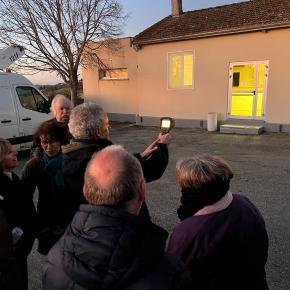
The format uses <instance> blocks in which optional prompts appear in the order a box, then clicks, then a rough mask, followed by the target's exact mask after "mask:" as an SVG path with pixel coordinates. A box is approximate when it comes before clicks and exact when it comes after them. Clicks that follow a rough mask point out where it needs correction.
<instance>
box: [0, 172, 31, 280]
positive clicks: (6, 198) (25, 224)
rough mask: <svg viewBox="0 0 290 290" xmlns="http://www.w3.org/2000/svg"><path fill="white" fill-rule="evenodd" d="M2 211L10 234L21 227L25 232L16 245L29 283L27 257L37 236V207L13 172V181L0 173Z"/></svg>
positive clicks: (18, 260) (19, 259) (19, 266)
mask: <svg viewBox="0 0 290 290" xmlns="http://www.w3.org/2000/svg"><path fill="white" fill-rule="evenodd" d="M0 184H1V186H0V195H1V197H0V209H2V210H3V212H4V214H5V216H6V219H7V223H8V227H9V230H10V232H11V231H12V230H13V229H14V228H15V227H19V228H21V229H22V230H23V234H22V236H21V238H20V239H19V240H18V241H17V243H16V245H15V257H16V262H17V266H18V268H19V269H20V271H21V273H22V274H23V277H24V279H25V280H26V282H27V256H28V255H29V253H30V252H31V249H32V246H33V242H34V236H35V233H34V232H35V226H34V222H35V207H34V204H33V200H32V195H31V194H29V192H28V191H27V189H26V187H25V186H24V185H23V183H22V182H21V181H20V179H19V178H18V176H17V175H16V174H15V173H13V172H12V179H10V178H9V177H8V176H6V175H5V174H4V173H0Z"/></svg>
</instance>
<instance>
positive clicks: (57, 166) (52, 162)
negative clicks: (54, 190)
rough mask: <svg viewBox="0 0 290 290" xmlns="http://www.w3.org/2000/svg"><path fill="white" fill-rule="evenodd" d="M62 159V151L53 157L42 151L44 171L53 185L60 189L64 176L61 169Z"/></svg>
mask: <svg viewBox="0 0 290 290" xmlns="http://www.w3.org/2000/svg"><path fill="white" fill-rule="evenodd" d="M62 159H63V155H62V153H59V154H57V155H56V156H53V157H49V156H48V155H47V154H46V153H43V161H44V173H46V174H48V176H50V177H51V178H52V181H53V187H54V186H56V187H58V188H60V189H63V188H64V178H63V174H62V170H61V164H62Z"/></svg>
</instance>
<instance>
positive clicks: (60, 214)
mask: <svg viewBox="0 0 290 290" xmlns="http://www.w3.org/2000/svg"><path fill="white" fill-rule="evenodd" d="M34 143H35V144H37V145H38V147H39V148H41V151H40V154H39V155H38V156H37V157H34V158H32V159H30V160H29V161H28V162H27V163H26V164H25V166H24V168H23V172H22V181H23V183H24V184H25V185H26V187H27V188H29V190H30V192H31V193H32V194H33V193H34V191H35V189H36V188H37V189H38V192H39V196H38V203H37V223H36V237H37V239H38V241H39V243H38V251H39V253H41V254H43V255H46V254H47V253H48V251H49V250H50V248H51V247H52V246H53V245H54V244H55V242H56V241H57V240H58V239H59V238H60V237H61V235H62V234H63V232H64V230H65V228H66V226H67V224H68V222H69V221H67V220H66V219H67V216H68V214H67V213H66V208H67V203H66V197H65V190H64V189H65V186H64V180H63V175H62V170H61V164H62V152H61V145H62V144H64V143H65V138H64V135H63V131H62V128H61V127H60V126H59V125H58V124H57V123H56V122H53V121H50V122H44V123H42V124H41V125H40V127H39V128H38V130H37V132H36V133H35V134H34Z"/></svg>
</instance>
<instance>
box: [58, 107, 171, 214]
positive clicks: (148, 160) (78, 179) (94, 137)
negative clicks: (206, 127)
mask: <svg viewBox="0 0 290 290" xmlns="http://www.w3.org/2000/svg"><path fill="white" fill-rule="evenodd" d="M68 126H69V130H70V133H71V134H72V136H73V137H74V140H73V142H72V143H71V144H69V145H67V146H66V147H65V148H64V149H63V153H64V159H63V164H62V169H63V174H64V179H65V183H66V187H67V192H68V194H69V198H70V206H71V218H72V217H73V215H74V213H75V212H76V211H77V210H78V207H79V205H80V204H83V203H87V201H86V199H85V198H84V196H83V194H82V190H83V184H84V172H85V168H86V165H87V163H88V161H89V160H90V158H91V156H92V155H93V154H94V153H95V152H97V151H100V150H101V149H103V148H105V147H107V146H109V145H112V142H111V141H110V140H109V135H110V125H109V120H108V116H107V114H106V113H105V112H104V111H103V108H101V107H100V106H98V105H97V104H95V103H92V102H88V103H84V104H81V105H78V106H76V107H75V108H74V109H73V110H72V112H71V115H70V120H69V124H68ZM170 142H171V136H170V135H169V134H165V135H162V134H159V136H158V138H157V139H156V140H155V141H154V142H153V143H152V144H151V145H149V146H148V147H147V148H146V149H145V150H144V151H143V152H142V153H139V154H135V157H136V158H137V159H138V160H139V162H140V163H141V166H142V169H143V173H144V177H145V181H146V182H150V181H153V180H157V179H159V178H160V177H161V176H162V174H163V173H164V171H165V169H166V167H167V164H168V149H167V145H168V144H169V143H170ZM140 215H142V216H143V217H145V218H150V217H149V212H148V209H147V206H146V204H145V203H144V205H143V206H142V209H141V211H140Z"/></svg>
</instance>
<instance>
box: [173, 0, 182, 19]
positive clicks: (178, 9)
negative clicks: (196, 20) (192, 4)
mask: <svg viewBox="0 0 290 290" xmlns="http://www.w3.org/2000/svg"><path fill="white" fill-rule="evenodd" d="M171 8H172V16H173V17H178V16H180V15H181V14H182V13H183V11H182V0H171Z"/></svg>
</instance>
